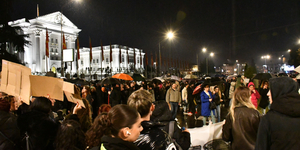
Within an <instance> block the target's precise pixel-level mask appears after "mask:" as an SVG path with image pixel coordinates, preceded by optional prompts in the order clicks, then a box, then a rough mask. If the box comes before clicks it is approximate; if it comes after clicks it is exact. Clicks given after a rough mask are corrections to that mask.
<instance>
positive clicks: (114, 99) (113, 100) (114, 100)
mask: <svg viewBox="0 0 300 150" xmlns="http://www.w3.org/2000/svg"><path fill="white" fill-rule="evenodd" d="M121 97H122V96H121V91H120V87H119V85H118V84H116V85H115V86H113V90H112V91H111V94H110V99H109V100H110V102H109V103H110V106H111V107H114V106H115V105H118V104H121Z"/></svg>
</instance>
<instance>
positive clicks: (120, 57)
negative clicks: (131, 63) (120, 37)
mask: <svg viewBox="0 0 300 150" xmlns="http://www.w3.org/2000/svg"><path fill="white" fill-rule="evenodd" d="M119 48H120V50H119V51H120V52H119V53H120V56H119V59H120V63H122V51H121V45H120V46H119Z"/></svg>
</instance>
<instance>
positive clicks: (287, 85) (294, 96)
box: [255, 77, 300, 150]
mask: <svg viewBox="0 0 300 150" xmlns="http://www.w3.org/2000/svg"><path fill="white" fill-rule="evenodd" d="M269 83H270V91H271V95H272V101H273V102H272V104H271V109H270V111H269V112H268V113H267V114H266V115H265V116H264V117H262V119H261V122H260V125H259V130H258V136H257V142H256V146H255V149H256V150H269V149H270V150H273V149H274V150H275V149H276V150H277V149H280V150H296V149H297V150H298V149H300V128H299V127H300V109H299V108H300V95H299V94H298V84H297V83H296V82H295V81H294V80H292V79H291V78H289V77H280V78H271V79H270V80H269Z"/></svg>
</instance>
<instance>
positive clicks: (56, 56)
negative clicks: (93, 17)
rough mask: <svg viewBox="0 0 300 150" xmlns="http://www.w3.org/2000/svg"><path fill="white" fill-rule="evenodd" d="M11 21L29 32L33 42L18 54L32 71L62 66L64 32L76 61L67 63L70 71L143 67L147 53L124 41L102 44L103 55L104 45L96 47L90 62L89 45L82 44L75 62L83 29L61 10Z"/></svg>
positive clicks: (120, 70) (118, 69) (81, 71)
mask: <svg viewBox="0 0 300 150" xmlns="http://www.w3.org/2000/svg"><path fill="white" fill-rule="evenodd" d="M9 25H11V26H20V27H21V28H22V30H23V32H24V34H28V35H29V37H28V39H27V40H28V41H30V43H31V44H30V45H28V46H25V47H24V49H25V52H24V53H19V54H17V55H18V56H19V58H20V59H21V61H22V62H23V63H25V64H26V66H27V67H29V68H31V70H32V73H45V72H47V71H49V70H52V71H54V72H56V71H57V69H58V68H60V67H61V49H62V48H61V47H62V38H61V34H62V33H64V36H65V39H66V45H67V48H68V49H74V51H73V56H74V59H73V61H71V62H66V63H65V65H66V66H65V67H67V69H66V72H67V73H71V74H74V73H84V74H87V73H90V72H89V71H91V72H93V74H94V73H96V74H100V73H101V68H109V70H110V71H111V73H117V72H127V71H130V70H133V68H135V69H136V70H139V71H142V70H143V69H144V64H143V62H144V56H145V53H143V51H142V50H141V49H137V48H130V47H127V46H121V45H111V48H110V45H108V46H103V51H104V58H102V53H101V46H98V47H93V48H92V56H93V60H92V61H91V64H90V54H89V52H90V48H80V59H79V60H78V66H76V65H77V63H76V61H77V58H76V56H77V54H76V52H77V50H76V44H75V43H76V39H77V36H78V35H79V32H80V31H81V29H79V28H78V27H77V26H76V25H74V24H73V23H72V22H71V21H70V20H69V19H68V18H67V17H66V16H64V15H63V14H62V13H61V12H54V13H51V14H47V15H44V16H38V17H36V18H34V19H30V20H27V19H25V18H23V19H19V20H16V21H11V22H9ZM46 29H47V30H48V35H49V51H50V56H49V59H46V55H45V53H46V50H45V49H46V44H45V43H46ZM110 49H112V61H111V60H110V58H111V57H110V54H111V52H110ZM9 51H10V52H11V53H15V51H14V50H13V49H9ZM134 51H135V53H134ZM120 52H121V53H120ZM120 55H121V57H120ZM134 56H135V59H134ZM120 59H121V60H120ZM134 60H135V63H134ZM47 67H48V69H47ZM88 70H89V71H88ZM102 71H103V74H104V73H105V69H102ZM57 73H59V72H57Z"/></svg>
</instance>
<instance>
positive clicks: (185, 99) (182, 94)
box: [181, 84, 189, 112]
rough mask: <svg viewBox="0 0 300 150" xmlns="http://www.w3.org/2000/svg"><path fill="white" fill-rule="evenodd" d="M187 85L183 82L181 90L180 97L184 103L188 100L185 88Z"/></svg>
mask: <svg viewBox="0 0 300 150" xmlns="http://www.w3.org/2000/svg"><path fill="white" fill-rule="evenodd" d="M188 87H189V84H185V86H184V88H183V89H182V91H181V97H182V103H185V104H186V105H187V103H188V101H187V98H188V93H187V88H188ZM186 111H187V112H188V111H189V110H188V109H187V110H184V112H186Z"/></svg>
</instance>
